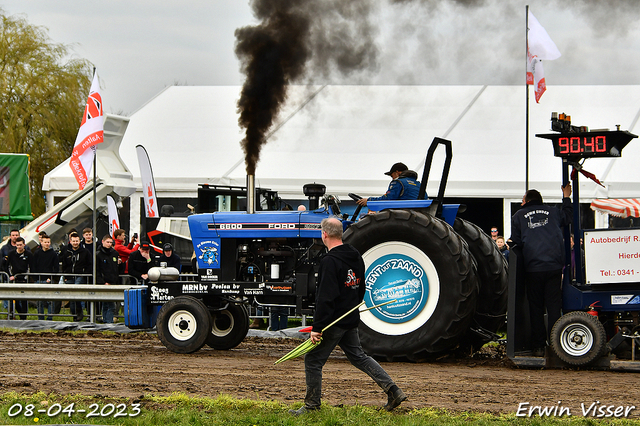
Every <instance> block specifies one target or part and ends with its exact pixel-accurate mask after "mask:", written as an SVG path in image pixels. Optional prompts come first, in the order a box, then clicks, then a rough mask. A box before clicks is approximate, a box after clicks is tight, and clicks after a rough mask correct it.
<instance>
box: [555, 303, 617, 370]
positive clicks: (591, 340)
mask: <svg viewBox="0 0 640 426" xmlns="http://www.w3.org/2000/svg"><path fill="white" fill-rule="evenodd" d="M606 343H607V333H606V332H605V330H604V326H603V325H602V323H601V322H600V320H599V319H598V318H597V317H595V316H593V315H590V314H588V313H586V312H581V311H575V312H569V313H568V314H565V315H563V316H561V317H560V319H559V320H558V321H556V323H555V324H554V325H553V328H552V329H551V347H552V348H553V351H554V352H555V353H556V355H558V358H560V359H561V360H562V361H564V362H566V363H567V364H571V365H576V366H583V365H589V364H591V363H593V362H594V361H596V360H597V359H598V358H600V357H601V356H602V355H603V353H604V351H605V347H606Z"/></svg>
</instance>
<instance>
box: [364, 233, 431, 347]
mask: <svg viewBox="0 0 640 426" xmlns="http://www.w3.org/2000/svg"><path fill="white" fill-rule="evenodd" d="M362 258H363V259H364V263H365V268H366V273H365V285H366V287H367V292H366V294H365V297H364V300H365V305H366V307H367V308H370V307H372V306H374V305H378V304H380V303H384V302H387V301H390V300H394V299H395V300H396V302H394V303H391V304H389V305H386V306H383V307H381V308H376V309H374V310H371V311H366V312H363V313H361V314H360V319H361V320H362V322H364V323H365V324H366V325H367V327H369V328H371V329H372V330H374V331H377V332H378V333H382V334H386V335H391V336H399V335H403V334H407V333H411V332H412V331H415V330H417V329H419V328H420V327H422V326H423V325H424V324H425V323H426V322H427V321H428V320H429V318H431V315H432V314H433V312H434V311H435V309H436V306H437V304H438V299H439V297H440V279H439V278H438V273H437V271H436V268H435V266H434V265H433V262H431V259H429V257H427V255H425V254H424V252H422V250H420V249H418V248H417V247H415V246H413V245H411V244H408V243H405V242H401V241H391V242H387V243H383V244H379V245H377V246H375V247H373V248H371V249H369V250H367V252H366V253H364V255H363V256H362Z"/></svg>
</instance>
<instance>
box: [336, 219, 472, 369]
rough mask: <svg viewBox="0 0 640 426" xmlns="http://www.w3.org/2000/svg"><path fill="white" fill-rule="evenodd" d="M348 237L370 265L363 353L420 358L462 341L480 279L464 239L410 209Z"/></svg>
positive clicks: (367, 223) (365, 223)
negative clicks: (368, 308)
mask: <svg viewBox="0 0 640 426" xmlns="http://www.w3.org/2000/svg"><path fill="white" fill-rule="evenodd" d="M344 242H345V243H348V244H351V245H352V246H354V247H355V248H356V249H358V251H360V253H361V254H362V257H363V259H364V262H365V266H366V273H365V283H366V287H367V292H366V294H365V302H366V306H367V307H371V306H374V305H377V304H380V303H382V302H385V301H389V300H393V299H397V302H395V303H392V304H390V305H386V306H384V307H382V308H377V309H375V310H371V311H367V312H363V313H362V314H361V315H360V319H361V321H360V327H359V332H360V339H361V343H362V347H363V348H364V349H365V351H366V352H367V353H368V354H370V355H372V356H375V357H378V358H386V359H388V360H393V359H410V360H419V359H424V358H426V357H428V356H429V355H430V354H434V353H438V352H442V351H445V350H447V349H450V348H452V347H454V346H456V345H457V344H459V343H460V339H461V338H462V337H463V336H464V334H465V333H466V331H467V329H468V327H469V324H470V323H471V320H472V318H473V314H474V312H475V307H476V296H477V292H478V278H477V275H476V270H475V266H474V264H473V260H472V257H471V254H470V253H469V250H468V248H467V246H466V244H465V243H464V241H463V240H462V239H461V238H460V237H459V236H458V235H457V234H456V233H455V232H454V231H453V229H452V228H451V227H450V226H449V225H448V224H447V223H445V222H443V221H441V220H439V219H437V218H435V217H433V216H430V215H427V214H423V213H419V212H416V211H412V210H385V211H382V212H380V213H376V214H372V215H368V216H367V217H365V218H363V219H362V220H360V221H359V222H357V223H355V224H353V225H351V227H350V228H349V229H348V230H347V231H346V232H345V234H344Z"/></svg>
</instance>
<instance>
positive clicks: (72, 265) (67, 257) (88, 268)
mask: <svg viewBox="0 0 640 426" xmlns="http://www.w3.org/2000/svg"><path fill="white" fill-rule="evenodd" d="M60 256H61V257H62V272H64V273H69V274H90V273H92V272H93V271H92V269H93V268H92V263H91V262H92V260H91V254H90V253H89V252H88V251H87V250H86V249H83V248H82V247H78V250H73V248H70V249H67V250H63V251H62V252H61V253H60Z"/></svg>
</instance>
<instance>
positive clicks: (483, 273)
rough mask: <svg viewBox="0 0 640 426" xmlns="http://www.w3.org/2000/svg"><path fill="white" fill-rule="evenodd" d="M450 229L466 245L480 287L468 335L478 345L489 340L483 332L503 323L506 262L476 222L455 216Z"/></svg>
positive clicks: (505, 293) (504, 316)
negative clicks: (473, 260)
mask: <svg viewBox="0 0 640 426" xmlns="http://www.w3.org/2000/svg"><path fill="white" fill-rule="evenodd" d="M453 229H454V230H455V231H456V232H457V233H458V235H460V236H461V237H462V238H463V239H464V240H465V241H466V243H467V245H468V246H469V251H470V252H471V254H472V255H473V257H474V258H475V260H476V267H477V269H478V278H479V280H480V290H479V292H478V301H477V303H476V314H475V315H474V317H473V325H472V326H471V328H472V329H476V330H478V331H477V332H471V333H470V335H469V340H470V343H471V344H473V345H474V346H482V345H483V344H485V343H487V342H488V341H490V340H491V338H490V336H489V335H487V333H485V332H484V331H485V330H486V331H488V332H489V333H490V334H491V333H497V332H498V330H499V329H500V328H501V327H503V326H504V324H505V320H506V316H507V302H508V297H507V288H508V287H509V265H508V264H507V260H506V259H505V257H504V256H503V255H502V253H500V249H498V246H497V245H496V244H495V243H494V242H493V240H492V239H491V237H490V236H488V235H487V234H486V233H485V232H484V231H483V230H482V229H480V228H479V227H478V226H477V225H475V224H473V223H471V222H468V221H466V220H464V219H460V218H456V220H455V222H454V223H453Z"/></svg>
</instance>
